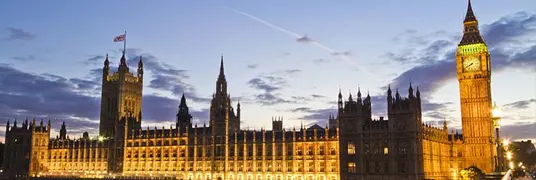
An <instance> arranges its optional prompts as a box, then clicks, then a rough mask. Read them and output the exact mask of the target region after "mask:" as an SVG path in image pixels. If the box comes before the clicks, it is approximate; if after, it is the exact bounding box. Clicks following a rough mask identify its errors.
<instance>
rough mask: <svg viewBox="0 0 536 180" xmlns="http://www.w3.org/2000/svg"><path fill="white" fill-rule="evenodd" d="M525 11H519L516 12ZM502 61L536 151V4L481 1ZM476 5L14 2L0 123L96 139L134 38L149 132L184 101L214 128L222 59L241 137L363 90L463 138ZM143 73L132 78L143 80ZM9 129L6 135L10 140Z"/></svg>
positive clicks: (510, 107)
mask: <svg viewBox="0 0 536 180" xmlns="http://www.w3.org/2000/svg"><path fill="white" fill-rule="evenodd" d="M514 2H515V3H514ZM472 4H473V10H474V11H475V14H476V16H477V19H478V21H479V24H480V30H481V32H482V35H483V36H484V39H485V41H486V43H487V45H488V47H489V48H490V50H491V59H492V62H491V63H492V66H493V71H492V96H493V101H495V102H496V103H497V105H498V106H499V107H501V110H502V112H503V113H502V119H503V121H502V122H503V125H504V127H503V128H502V129H503V131H502V135H503V136H506V137H508V138H510V139H512V140H515V139H534V140H536V133H535V132H536V131H535V130H534V129H536V8H535V7H536V1H534V0H515V1H506V0H473V1H472ZM466 10H467V1H466V0H456V1H427V0H411V1H401V0H385V1H355V0H340V1H304V0H301V1H171V0H161V1H127V0H116V1H105V0H96V1H67V0H63V1H60V0H53V1H36V0H34V1H15V0H4V1H1V2H0V17H1V18H0V123H2V124H5V123H6V121H7V120H10V121H11V123H13V120H14V119H15V118H16V119H17V121H18V124H19V125H20V124H21V122H22V120H24V119H25V118H27V117H28V119H31V118H33V117H34V116H35V117H36V119H41V118H43V119H45V120H48V119H49V118H50V119H56V118H57V119H58V120H54V121H53V125H52V126H53V129H54V130H53V132H52V134H51V136H54V137H55V136H56V135H57V132H58V131H59V126H60V125H61V123H62V121H65V122H66V124H67V131H68V134H69V135H71V136H76V137H78V136H81V133H82V132H84V131H88V132H90V134H91V135H92V136H95V135H97V133H98V122H99V108H100V94H101V90H100V86H101V78H102V65H103V61H104V57H105V56H106V54H109V56H110V61H111V63H112V66H113V70H112V71H115V70H116V67H117V64H118V62H119V58H120V56H121V51H122V48H123V43H117V42H116V43H114V42H112V40H113V38H114V37H115V36H117V35H120V34H122V33H123V32H124V31H127V55H128V59H129V65H130V66H131V67H133V66H135V65H136V62H137V60H138V59H139V56H140V55H141V56H143V60H144V64H145V72H146V73H145V78H144V89H143V94H144V97H143V124H142V126H144V127H145V126H150V127H151V128H154V126H158V127H159V128H161V127H162V126H165V127H169V126H170V124H172V123H173V124H174V122H175V117H174V116H175V114H176V111H177V106H178V100H179V99H180V96H181V95H182V93H185V95H186V99H187V103H188V105H189V106H190V110H191V112H192V115H193V116H194V122H195V123H199V124H203V123H205V122H208V108H209V102H210V98H211V96H212V93H213V92H215V86H216V83H215V82H216V78H217V75H218V70H219V61H220V55H221V54H222V53H223V55H224V61H225V70H226V71H225V74H226V78H227V81H228V92H229V93H230V94H231V97H232V99H233V106H234V107H235V108H236V102H237V100H240V102H241V107H242V121H243V122H242V128H250V129H253V128H255V129H259V128H263V127H264V128H267V129H271V118H272V117H273V116H282V117H283V118H284V122H283V125H284V127H286V128H292V127H299V126H300V124H302V123H303V124H304V125H310V124H314V123H318V124H319V125H322V126H325V125H326V122H327V119H328V117H329V114H330V113H333V114H334V115H336V102H335V101H336V100H337V99H336V98H337V94H338V91H339V88H340V89H341V90H342V92H343V95H344V98H345V99H347V98H348V94H349V93H351V94H352V96H354V97H355V96H356V94H357V90H358V87H359V88H360V90H361V93H362V94H364V96H366V94H367V92H370V95H371V96H372V103H373V114H374V115H373V116H374V118H378V117H379V116H385V114H386V96H385V95H386V87H387V85H389V84H390V86H391V88H392V89H393V90H395V89H397V88H398V89H399V91H400V93H401V95H402V96H406V95H407V90H408V87H409V83H410V82H411V83H412V85H413V87H414V88H416V87H417V86H418V87H419V89H420V91H421V96H423V102H422V103H423V116H424V117H423V120H424V121H426V122H427V123H429V124H434V125H435V124H438V122H440V121H443V120H446V121H448V124H449V127H451V128H453V129H454V128H456V129H460V128H461V119H460V110H459V108H460V105H459V101H460V100H459V90H458V82H457V79H456V73H455V71H456V70H455V68H456V66H455V59H454V52H455V49H456V47H457V44H458V42H459V41H460V38H461V35H462V27H463V23H462V22H463V18H464V16H465V12H466ZM134 69H135V68H131V70H134ZM4 132H5V129H4V128H0V136H1V138H0V139H2V141H3V138H4Z"/></svg>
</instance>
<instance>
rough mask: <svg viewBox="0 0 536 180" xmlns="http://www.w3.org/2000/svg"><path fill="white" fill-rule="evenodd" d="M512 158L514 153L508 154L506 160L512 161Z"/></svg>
mask: <svg viewBox="0 0 536 180" xmlns="http://www.w3.org/2000/svg"><path fill="white" fill-rule="evenodd" d="M512 156H513V155H512V152H506V159H508V160H511V159H512Z"/></svg>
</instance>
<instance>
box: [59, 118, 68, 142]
mask: <svg viewBox="0 0 536 180" xmlns="http://www.w3.org/2000/svg"><path fill="white" fill-rule="evenodd" d="M60 139H61V140H65V139H67V128H66V127H65V121H64V122H63V123H62V124H61V129H60Z"/></svg>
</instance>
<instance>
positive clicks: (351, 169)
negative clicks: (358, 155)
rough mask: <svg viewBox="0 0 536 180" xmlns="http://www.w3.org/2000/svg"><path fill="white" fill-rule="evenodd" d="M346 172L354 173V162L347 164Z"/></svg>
mask: <svg viewBox="0 0 536 180" xmlns="http://www.w3.org/2000/svg"><path fill="white" fill-rule="evenodd" d="M348 172H349V173H355V172H356V167H355V162H348Z"/></svg>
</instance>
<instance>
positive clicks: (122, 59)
mask: <svg viewBox="0 0 536 180" xmlns="http://www.w3.org/2000/svg"><path fill="white" fill-rule="evenodd" d="M119 66H125V67H126V66H127V59H126V58H125V53H123V56H121V62H120V63H119Z"/></svg>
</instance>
